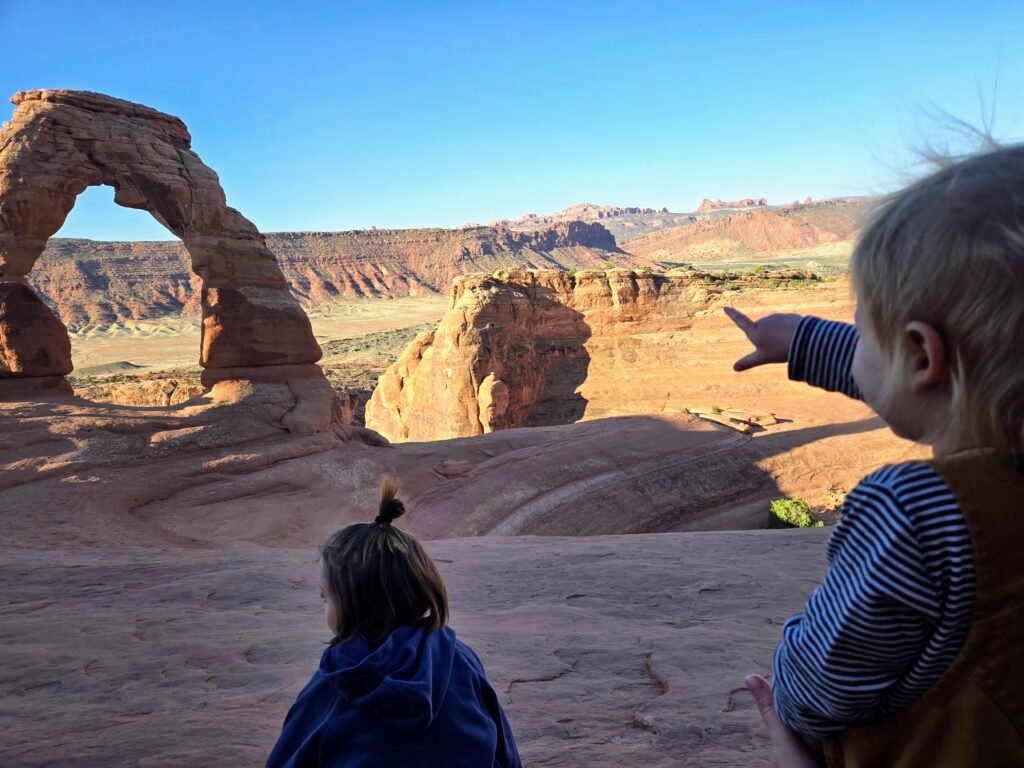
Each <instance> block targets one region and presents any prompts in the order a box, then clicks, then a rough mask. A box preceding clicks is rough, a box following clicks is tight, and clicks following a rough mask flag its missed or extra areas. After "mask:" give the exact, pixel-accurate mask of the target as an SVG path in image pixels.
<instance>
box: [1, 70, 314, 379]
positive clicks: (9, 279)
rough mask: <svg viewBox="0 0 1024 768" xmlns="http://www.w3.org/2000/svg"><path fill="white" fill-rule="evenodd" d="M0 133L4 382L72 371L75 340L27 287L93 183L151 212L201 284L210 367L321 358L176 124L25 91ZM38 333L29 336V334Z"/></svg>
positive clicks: (78, 95)
mask: <svg viewBox="0 0 1024 768" xmlns="http://www.w3.org/2000/svg"><path fill="white" fill-rule="evenodd" d="M12 101H13V103H14V104H15V105H17V109H16V110H15V112H14V116H13V118H12V119H11V121H10V122H8V123H5V124H4V128H3V131H2V133H0V377H2V378H4V379H11V378H24V377H50V376H62V375H64V374H66V373H68V372H69V371H70V370H71V363H70V356H69V354H68V349H69V347H68V342H67V332H66V329H65V328H64V326H63V324H62V323H61V322H60V320H59V319H58V318H57V317H56V316H55V315H54V314H53V313H52V312H51V311H49V310H48V309H47V308H46V307H45V305H43V304H42V302H41V301H40V300H39V299H38V297H37V296H36V295H35V293H34V292H33V291H32V289H31V288H30V287H28V284H27V282H26V280H25V277H26V276H27V275H28V274H29V273H30V272H31V270H32V268H33V266H34V265H35V263H36V260H37V259H38V258H39V255H40V254H41V253H42V252H43V249H44V247H45V246H46V241H47V240H48V239H49V237H50V236H51V235H53V234H54V233H55V232H56V231H57V230H58V229H60V227H61V225H62V224H63V223H64V220H65V218H66V217H67V215H68V213H69V212H70V211H71V208H72V206H74V203H75V198H76V197H77V196H78V195H79V194H80V193H81V192H83V191H84V190H85V189H86V187H89V186H93V185H97V184H106V185H109V186H111V187H113V188H114V190H115V196H114V200H115V202H117V203H118V204H119V205H123V206H126V207H129V208H139V209H141V210H145V211H149V212H150V213H151V214H152V215H153V216H154V217H155V218H156V219H157V220H158V221H159V222H161V223H162V224H163V225H164V226H166V227H167V228H168V229H169V230H170V231H171V232H173V233H174V234H175V235H177V236H178V237H180V238H181V239H182V241H183V242H184V245H185V248H186V249H187V250H188V253H189V255H190V257H191V261H192V269H193V271H194V272H195V273H196V274H197V275H198V276H199V278H200V279H201V292H202V302H201V303H202V311H203V340H202V348H201V351H200V361H201V363H202V365H203V366H204V367H206V368H235V367H240V366H265V365H296V364H306V363H313V362H316V361H317V360H318V359H319V358H320V348H319V346H318V345H317V343H316V341H315V340H314V338H313V333H312V329H311V327H310V324H309V319H308V318H307V317H306V315H305V313H304V312H303V311H302V309H301V307H300V306H299V304H298V302H297V301H296V300H295V299H294V298H293V297H292V296H291V294H290V292H289V290H288V286H287V283H286V281H285V278H284V276H283V275H282V273H281V270H280V269H279V268H278V265H277V261H276V259H275V258H274V255H273V254H272V253H271V252H270V251H269V250H268V249H267V247H266V244H265V242H264V238H263V235H261V234H260V233H259V231H258V230H257V229H256V227H255V226H254V225H253V224H252V223H251V222H250V221H249V220H248V219H246V218H245V217H244V216H242V215H241V214H240V213H239V212H238V211H236V210H235V209H233V208H230V207H229V206H228V205H227V202H226V199H225V196H224V190H223V189H222V188H221V186H220V182H219V180H218V179H217V175H216V174H215V173H214V172H213V170H211V169H210V168H209V167H207V166H206V165H205V164H204V163H203V162H202V160H200V159H199V156H198V155H196V154H195V153H194V152H193V151H192V150H191V141H192V140H191V136H190V135H189V133H188V130H187V129H186V127H185V124H184V123H182V122H181V120H179V119H178V118H176V117H172V116H171V115H166V114H163V113H162V112H158V111H156V110H154V109H150V108H149V107H145V106H142V105H140V104H133V103H131V102H128V101H122V100H120V99H114V98H111V97H109V96H103V95H100V94H95V93H88V92H81V91H65V90H43V91H28V92H25V93H18V94H16V95H15V96H14V97H13V98H12ZM25 328H31V332H24V329H25Z"/></svg>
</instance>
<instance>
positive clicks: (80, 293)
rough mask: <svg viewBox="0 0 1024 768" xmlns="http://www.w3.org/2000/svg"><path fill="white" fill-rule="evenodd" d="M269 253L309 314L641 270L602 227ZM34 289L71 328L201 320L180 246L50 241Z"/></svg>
mask: <svg viewBox="0 0 1024 768" xmlns="http://www.w3.org/2000/svg"><path fill="white" fill-rule="evenodd" d="M266 247H267V249H269V251H270V252H271V253H273V254H274V255H275V256H276V257H277V262H278V264H279V265H280V267H281V270H282V272H283V273H284V276H285V278H286V279H287V281H288V284H289V286H290V288H291V293H292V296H293V297H294V298H296V299H298V301H299V302H300V303H301V304H302V305H303V306H306V307H309V306H315V305H316V304H320V303H323V302H328V301H332V300H335V299H357V298H367V297H375V298H377V297H379V298H396V297H401V296H420V295H427V294H435V293H438V292H440V293H447V292H448V289H449V288H450V287H451V283H452V280H453V279H454V278H455V277H456V276H457V275H460V274H466V273H471V272H492V271H495V270H498V269H509V268H516V267H522V268H558V269H565V270H569V269H579V268H588V267H600V266H604V265H606V264H609V263H610V264H614V265H620V266H622V265H637V266H639V265H642V264H649V263H650V262H648V261H647V260H644V259H639V260H638V259H637V258H636V257H633V256H630V255H628V254H625V253H623V252H622V251H621V250H619V248H618V247H617V246H616V244H615V238H614V237H612V235H611V234H610V233H609V232H608V230H607V229H605V228H604V227H603V226H601V225H600V224H591V223H585V222H579V221H573V222H561V223H558V224H555V225H552V226H550V227H547V228H546V229H542V230H539V231H534V232H509V231H501V230H498V229H495V228H493V227H475V228H465V229H458V230H454V229H406V230H394V229H391V230H385V229H369V230H359V231H354V232H277V233H270V234H268V235H266ZM31 280H32V283H33V285H34V286H35V288H36V290H37V291H38V292H39V294H40V296H42V298H43V299H44V301H46V303H47V305H48V306H49V307H50V308H51V309H53V310H54V311H55V312H56V313H57V315H58V316H59V317H60V319H61V320H62V321H63V322H64V323H66V324H68V325H71V326H75V327H80V326H86V325H91V324H105V323H114V322H124V321H126V320H142V319H153V318H157V317H162V316H167V315H175V314H181V313H186V314H192V313H195V314H198V312H199V309H200V301H199V285H200V283H199V278H198V277H197V276H196V275H195V274H194V273H193V272H192V268H191V264H190V262H189V257H188V253H187V251H186V250H185V247H184V245H183V244H182V243H181V242H176V241H171V242H96V241H92V240H73V239H59V238H55V239H53V240H51V241H50V242H49V243H48V244H47V246H46V250H45V251H44V252H43V256H42V258H41V259H40V260H39V262H38V264H37V266H36V268H35V269H34V270H33V272H32V275H31Z"/></svg>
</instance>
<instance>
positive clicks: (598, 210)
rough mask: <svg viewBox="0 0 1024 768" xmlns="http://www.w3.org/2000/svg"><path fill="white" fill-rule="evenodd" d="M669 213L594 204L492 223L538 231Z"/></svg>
mask: <svg viewBox="0 0 1024 768" xmlns="http://www.w3.org/2000/svg"><path fill="white" fill-rule="evenodd" d="M657 213H668V208H661V209H660V210H656V209H654V208H636V207H627V208H619V207H617V206H614V205H594V204H593V203H580V204H578V205H571V206H569V207H568V208H564V209H562V210H561V211H558V212H557V213H552V214H548V215H538V214H536V213H528V214H526V215H525V216H523V217H521V218H518V219H499V220H497V221H492V222H491V226H492V227H499V228H501V229H537V228H541V227H550V226H551V225H553V224H558V223H560V222H566V221H600V220H602V219H614V218H618V217H620V216H629V215H641V214H657Z"/></svg>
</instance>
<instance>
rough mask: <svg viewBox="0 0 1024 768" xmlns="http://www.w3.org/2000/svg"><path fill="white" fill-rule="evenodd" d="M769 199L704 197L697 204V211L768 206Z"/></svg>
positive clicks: (707, 211)
mask: <svg viewBox="0 0 1024 768" xmlns="http://www.w3.org/2000/svg"><path fill="white" fill-rule="evenodd" d="M767 207H768V199H767V198H764V197H756V198H755V197H745V198H743V199H742V200H736V201H734V202H730V201H728V200H709V199H708V198H706V197H705V198H704V199H703V200H701V201H700V205H699V206H697V213H709V212H711V211H723V210H731V209H734V208H767Z"/></svg>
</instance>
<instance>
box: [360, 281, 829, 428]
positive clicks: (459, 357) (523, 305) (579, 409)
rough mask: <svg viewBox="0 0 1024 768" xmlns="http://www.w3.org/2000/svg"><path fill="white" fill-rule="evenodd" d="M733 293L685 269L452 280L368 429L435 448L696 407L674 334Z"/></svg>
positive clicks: (388, 380) (384, 386)
mask: <svg viewBox="0 0 1024 768" xmlns="http://www.w3.org/2000/svg"><path fill="white" fill-rule="evenodd" d="M808 277H811V278H813V275H809V274H807V273H802V272H801V273H792V274H789V273H777V274H773V275H772V276H771V279H773V280H780V281H786V280H803V279H807V278H808ZM733 287H735V284H734V283H733V282H731V281H729V280H727V279H725V278H724V277H722V276H721V275H712V274H705V273H700V272H693V271H675V272H671V273H668V274H664V273H644V272H634V271H632V270H609V271H599V270H590V271H584V272H577V273H576V274H575V275H568V274H566V273H564V272H557V271H554V270H541V271H536V272H529V271H523V270H518V271H509V272H498V273H495V274H493V275H469V276H466V277H462V278H459V279H457V280H456V281H455V284H454V285H453V287H452V298H451V305H450V308H449V311H448V313H447V314H446V315H445V316H444V318H442V320H441V322H440V323H439V325H438V327H437V329H436V330H434V331H430V332H427V333H423V334H420V336H419V337H417V339H416V340H415V342H414V343H413V344H411V345H410V346H409V347H408V348H407V349H406V350H405V351H404V352H403V353H402V355H401V356H400V357H399V359H398V360H397V361H396V362H395V363H394V364H393V365H392V366H391V367H390V368H389V369H388V370H387V372H386V373H385V374H384V375H383V376H381V378H380V380H379V382H378V385H377V388H376V389H375V390H374V393H373V396H372V397H371V399H370V401H369V402H368V403H367V405H366V425H367V426H368V427H370V428H371V429H374V430H376V431H378V432H380V433H381V434H383V435H384V436H385V437H387V438H388V439H390V440H397V441H401V440H436V439H447V438H452V437H466V436H470V435H478V434H483V433H487V432H491V431H496V430H500V429H508V428H511V427H524V426H546V425H551V424H566V423H571V422H574V421H577V420H579V419H581V418H583V417H584V416H586V417H587V418H596V417H599V416H609V415H619V414H625V413H651V412H660V411H662V410H663V409H667V408H668V407H669V405H670V403H672V404H673V405H674V410H675V412H678V411H679V410H681V409H682V408H683V407H687V406H692V405H694V404H695V403H701V402H702V399H703V396H701V395H698V394H697V391H696V390H698V387H699V386H700V383H699V382H693V381H692V380H690V381H688V382H686V383H684V382H683V381H681V380H679V379H678V378H675V379H672V378H670V374H669V373H668V372H669V371H671V370H672V368H673V367H674V366H678V367H679V368H680V369H683V368H685V367H686V366H687V365H692V364H693V360H692V350H691V348H690V346H689V345H688V344H686V343H685V342H683V338H684V333H685V332H686V331H687V330H688V329H689V328H690V327H692V326H693V325H694V324H695V322H697V318H698V316H700V315H705V314H707V310H708V307H709V305H710V304H711V302H713V301H714V300H715V299H717V297H719V296H720V295H722V294H723V292H724V291H726V290H728V289H730V288H733ZM698 365H699V361H698ZM723 373H725V374H726V375H728V374H727V373H726V372H725V371H723ZM691 398H692V399H691ZM707 405H711V403H708V404H707Z"/></svg>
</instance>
